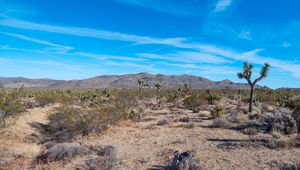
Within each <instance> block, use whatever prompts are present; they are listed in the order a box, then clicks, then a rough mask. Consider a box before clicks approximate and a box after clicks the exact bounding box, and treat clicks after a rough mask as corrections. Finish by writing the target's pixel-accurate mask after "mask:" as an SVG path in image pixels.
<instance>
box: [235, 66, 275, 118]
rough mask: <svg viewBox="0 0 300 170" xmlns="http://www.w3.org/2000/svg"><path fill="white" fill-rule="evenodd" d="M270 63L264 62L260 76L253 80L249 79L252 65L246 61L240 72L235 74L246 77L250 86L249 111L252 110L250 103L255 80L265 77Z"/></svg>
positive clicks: (242, 77) (241, 77)
mask: <svg viewBox="0 0 300 170" xmlns="http://www.w3.org/2000/svg"><path fill="white" fill-rule="evenodd" d="M269 68H270V64H268V63H265V65H264V66H263V67H262V69H261V71H260V76H259V77H258V78H256V79H255V80H254V81H252V80H251V76H252V69H253V65H252V64H248V62H244V70H243V72H242V73H238V74H237V76H238V78H240V79H246V80H247V83H248V84H249V86H250V98H249V110H248V111H249V112H252V103H253V94H254V88H255V85H256V83H257V82H259V81H260V80H262V79H264V78H266V77H267V75H268V72H269Z"/></svg>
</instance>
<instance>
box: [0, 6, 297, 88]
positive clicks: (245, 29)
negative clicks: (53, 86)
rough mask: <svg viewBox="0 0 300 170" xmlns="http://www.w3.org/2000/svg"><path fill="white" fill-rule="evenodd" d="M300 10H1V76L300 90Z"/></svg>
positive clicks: (15, 8) (85, 8) (3, 8)
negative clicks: (164, 78)
mask: <svg viewBox="0 0 300 170" xmlns="http://www.w3.org/2000/svg"><path fill="white" fill-rule="evenodd" d="M299 9H300V1H299V0H288V1H287V0H251V1H250V0H249V1H247V0H76V1H74V0H51V1H50V0H48V1H41V0H1V1H0V61H1V62H0V76H5V77H15V76H22V77H28V78H54V79H83V78H89V77H92V76H98V75H104V74H127V73H138V72H149V73H155V74H156V73H161V74H168V75H179V74H192V75H197V76H203V77H206V78H209V79H211V80H223V79H230V80H232V81H235V82H244V80H239V79H238V78H237V76H236V74H237V72H239V71H241V69H242V63H243V61H248V62H250V63H253V64H254V66H255V67H254V72H255V74H254V75H253V76H254V77H256V76H258V73H259V71H260V68H261V67H262V65H263V63H264V62H269V63H270V64H271V70H270V74H269V77H267V78H266V79H265V80H263V81H261V82H260V83H259V84H261V85H267V86H269V87H272V88H277V87H283V86H285V87H300V41H299V40H300V11H299Z"/></svg>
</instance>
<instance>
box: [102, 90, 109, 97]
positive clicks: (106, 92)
mask: <svg viewBox="0 0 300 170" xmlns="http://www.w3.org/2000/svg"><path fill="white" fill-rule="evenodd" d="M103 94H104V95H105V96H106V97H110V90H109V88H105V90H104V91H103Z"/></svg>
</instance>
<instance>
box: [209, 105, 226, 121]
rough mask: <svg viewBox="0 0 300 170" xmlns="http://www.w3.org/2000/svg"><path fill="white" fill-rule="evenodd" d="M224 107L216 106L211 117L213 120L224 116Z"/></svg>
mask: <svg viewBox="0 0 300 170" xmlns="http://www.w3.org/2000/svg"><path fill="white" fill-rule="evenodd" d="M223 110H224V109H223V107H221V106H219V105H216V106H215V107H214V108H213V110H212V111H211V112H210V116H211V118H212V119H215V118H218V117H222V116H223Z"/></svg>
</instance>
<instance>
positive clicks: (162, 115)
mask: <svg viewBox="0 0 300 170" xmlns="http://www.w3.org/2000/svg"><path fill="white" fill-rule="evenodd" d="M144 83H145V84H146V82H144ZM142 84H143V83H142ZM144 87H145V86H143V88H142V89H139V88H137V89H112V88H110V89H95V90H94V89H90V90H67V89H64V90H28V89H26V88H19V89H9V90H8V89H1V90H0V92H1V93H0V96H1V101H0V109H1V111H2V112H3V111H5V113H7V114H6V115H7V116H6V117H5V120H12V118H13V117H15V118H17V117H18V116H19V115H20V113H21V112H22V111H25V110H26V109H27V108H36V107H38V108H48V107H51V106H52V105H53V104H55V106H56V105H58V106H57V107H56V109H55V110H52V111H50V112H49V115H47V116H48V118H49V121H48V122H47V124H34V123H32V124H30V126H33V127H34V128H36V129H38V130H39V132H40V134H36V135H33V136H30V140H32V141H35V142H37V143H41V144H42V146H43V148H44V150H42V151H41V152H40V154H39V156H38V157H37V158H34V160H35V162H34V164H36V165H33V164H32V163H31V162H32V160H29V159H28V157H21V156H20V159H14V158H13V156H12V155H11V154H9V153H8V152H3V154H4V155H5V157H8V158H10V159H9V161H5V162H4V163H1V162H0V163H1V164H3V165H5V166H6V167H8V165H9V164H10V163H11V162H14V160H20V161H21V160H23V161H26V166H25V167H30V168H31V167H43V168H46V169H47V168H49V167H50V166H52V164H62V166H64V165H63V164H66V163H68V162H72V163H73V162H75V160H76V163H75V164H74V166H75V168H77V169H97V168H99V167H101V168H102V169H112V168H114V167H115V166H116V164H117V162H118V161H119V160H117V159H116V158H115V156H114V154H109V153H107V154H106V151H104V150H106V149H105V148H102V149H101V148H98V149H96V148H97V147H96V146H90V145H85V144H82V143H81V142H82V141H85V140H90V139H89V138H91V139H94V138H97V139H99V137H98V136H108V135H113V134H114V133H116V134H117V135H119V136H120V139H122V141H119V142H123V140H124V141H126V140H130V141H131V139H129V138H128V137H129V136H130V138H134V141H135V143H137V141H139V140H141V139H142V138H145V139H147V140H150V141H151V143H148V144H149V146H150V145H151V148H156V145H157V144H158V145H159V146H160V142H161V143H162V145H163V146H164V145H165V146H168V145H175V146H176V147H177V146H178V147H181V146H184V144H185V143H186V142H191V143H193V144H194V142H195V141H194V140H193V139H191V136H194V135H196V134H197V135H196V136H198V135H200V136H201V134H203V135H206V134H205V133H206V132H205V131H203V128H205V127H206V128H211V129H210V131H215V130H216V129H214V128H218V130H217V131H216V132H212V133H210V132H209V133H210V134H209V136H216V137H218V135H220V134H219V132H220V133H221V134H222V135H223V137H228V138H231V137H232V136H230V135H231V131H236V130H237V131H241V132H243V133H245V134H246V135H245V136H246V137H245V136H243V135H242V133H241V135H242V137H241V138H243V140H249V141H238V142H236V141H235V140H237V139H224V140H225V142H223V143H219V144H216V147H217V148H218V149H223V150H224V151H228V149H241V148H245V147H247V148H256V147H259V148H261V149H266V148H267V149H277V150H284V149H286V150H288V149H293V148H297V147H298V146H299V144H298V143H299V139H298V138H299V137H298V138H297V137H295V135H296V133H297V132H298V133H299V128H300V126H299V113H300V112H299V111H298V110H299V106H298V103H297V102H298V100H299V96H300V92H298V91H291V90H281V91H278V90H271V89H257V95H256V98H255V100H253V101H254V105H253V110H254V111H255V112H253V114H251V115H249V116H248V115H247V116H246V115H244V114H243V113H244V111H246V110H247V109H246V108H247V102H248V97H247V93H248V92H249V90H235V89H230V90H228V91H225V90H224V89H210V90H196V89H191V88H190V87H189V86H187V85H185V86H184V87H183V88H179V89H166V88H161V86H159V85H156V84H154V87H155V88H144ZM158 105H159V107H157V106H158ZM16 106H18V107H16ZM297 108H298V109H297ZM290 109H293V110H290ZM225 113H226V115H225ZM227 113H228V114H227ZM254 113H255V114H254ZM144 117H145V118H144ZM3 118H4V117H3ZM210 118H211V119H212V120H210ZM3 120H4V119H2V122H3ZM144 120H148V121H144ZM207 121H208V123H207ZM5 122H6V121H5ZM10 122H11V121H10ZM203 122H204V123H203ZM141 124H142V125H141ZM110 128H112V129H113V130H108V129H110ZM120 129H122V130H123V129H128V131H127V132H125V131H124V132H123V131H122V130H120ZM136 129H138V132H137V130H136ZM170 129H171V130H170ZM199 130H200V132H198V131H199ZM224 130H227V131H226V133H225V132H223V131H224ZM152 131H153V133H152ZM160 131H165V132H166V133H165V134H164V136H163V137H162V136H160V135H161V134H160V133H158V134H157V132H160ZM173 131H174V132H173ZM154 132H155V133H154ZM106 133H108V134H106ZM123 133H126V136H122V134H123ZM147 133H151V135H152V136H153V135H154V136H155V135H156V136H155V138H157V141H153V140H152V139H153V138H151V137H149V134H147ZM227 133H229V134H227ZM248 135H249V137H248ZM119 136H109V137H106V139H107V141H109V142H108V144H110V143H111V142H110V140H114V138H118V137H119ZM170 136H172V138H173V137H174V138H176V139H174V140H180V141H181V143H176V142H175V143H174V142H172V141H168V142H167V143H166V141H164V140H169V138H170ZM182 136H183V137H182ZM256 136H261V138H260V139H256V138H255V137H256ZM270 136H271V137H270ZM178 137H180V138H178ZM181 137H182V138H181ZM235 137H236V136H235ZM232 138H234V137H232ZM101 139H102V138H101ZM125 139H126V140H125ZM183 139H189V140H183ZM199 139H200V140H201V142H204V141H203V139H202V137H199ZM26 140H28V139H26ZM205 140H208V139H207V138H205ZM218 140H221V139H218ZM226 140H229V141H230V140H233V141H230V142H228V141H226ZM158 141H159V142H158ZM99 142H100V143H101V142H102V141H101V140H100V141H99ZM114 142H115V141H114ZM131 142H132V141H131ZM207 142H209V143H210V144H209V146H210V147H211V146H213V144H212V143H211V142H217V140H216V141H209V140H208V141H207ZM123 144H124V145H128V143H124V142H123ZM141 145H142V144H141V143H138V144H137V147H138V148H139V149H141V148H140V146H141ZM196 145H199V144H198V143H197V144H196ZM204 145H205V142H204ZM142 146H143V145H142ZM205 146H206V147H208V145H205ZM124 147H125V146H124ZM143 147H144V146H143ZM145 148H147V147H145ZM143 149H144V148H143ZM100 150H102V151H100ZM103 152H105V153H103ZM212 152H213V151H212ZM280 152H281V151H280ZM225 153H226V152H225ZM178 154H179V153H178ZM168 155H169V156H170V155H172V154H171V153H169V154H168ZM179 155H180V154H179ZM0 156H1V155H0ZM177 157H178V155H177ZM179 157H180V156H179ZM193 157H194V156H193ZM5 159H6V158H5ZM151 159H153V158H152V157H151ZM174 159H175V158H174ZM184 159H185V158H184ZM187 159H190V158H187ZM147 161H149V160H148V159H147V158H143V159H140V160H139V162H142V163H141V165H142V164H145V165H146V164H147ZM16 162H17V161H16ZM192 162H193V161H192ZM192 162H191V161H187V162H185V163H184V161H183V162H182V163H178V164H177V165H176V167H177V168H179V169H180V168H181V169H182V168H183V167H185V168H186V167H193V166H194V165H195V166H196V165H199V162H198V163H195V162H194V163H195V164H194V163H192ZM118 163H119V162H118ZM147 165H148V164H147ZM171 166H173V167H174V166H175V165H174V164H173V165H171V163H170V166H167V167H171ZM199 166H200V168H203V167H204V166H202V165H199ZM148 167H149V165H148ZM30 168H29V169H30ZM183 169H184V168H183Z"/></svg>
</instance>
